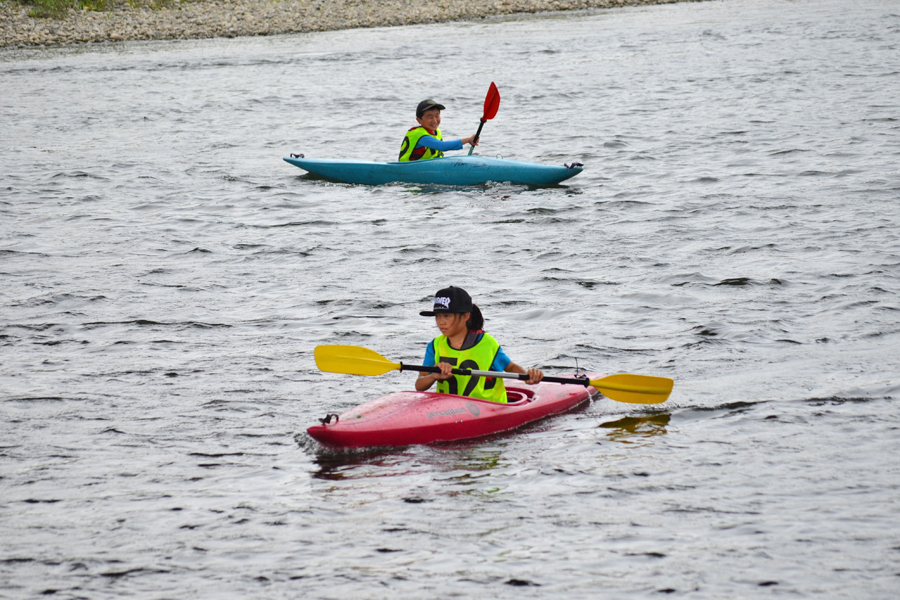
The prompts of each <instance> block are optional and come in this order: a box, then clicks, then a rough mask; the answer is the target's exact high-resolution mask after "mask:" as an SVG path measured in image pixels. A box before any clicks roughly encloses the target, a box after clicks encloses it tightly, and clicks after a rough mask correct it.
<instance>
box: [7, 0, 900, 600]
mask: <svg viewBox="0 0 900 600" xmlns="http://www.w3.org/2000/svg"><path fill="white" fill-rule="evenodd" d="M491 81H494V82H496V84H497V86H498V88H499V90H500V94H501V96H502V101H501V104H500V110H499V112H498V114H497V117H496V118H495V119H494V120H493V121H490V122H489V123H488V124H487V125H486V126H485V128H484V132H483V134H482V144H481V146H480V147H479V149H478V150H477V152H478V153H479V154H482V155H486V156H497V155H501V156H503V157H504V158H512V159H520V160H530V161H536V162H542V163H547V164H562V163H563V162H571V161H573V160H576V161H578V162H582V163H584V164H585V171H584V172H583V173H582V174H581V175H579V176H577V177H576V178H574V179H572V180H570V181H568V182H566V183H565V184H564V185H562V186H559V187H552V188H533V189H531V188H526V187H522V186H515V185H510V184H489V185H486V186H483V187H475V188H461V189H453V188H428V187H422V186H414V185H390V186H384V187H377V188H376V187H363V186H351V185H343V184H337V183H332V182H328V181H323V180H320V179H315V178H310V177H308V176H306V175H304V174H303V172H302V171H300V170H299V169H296V168H295V167H292V166H290V165H288V164H286V163H284V162H283V161H282V160H281V157H282V156H286V155H287V154H288V153H290V152H303V153H305V154H306V156H313V157H351V158H362V159H379V160H391V159H392V158H393V157H394V156H396V152H397V151H398V148H399V144H400V140H401V139H402V136H403V133H404V131H405V130H406V129H407V128H408V127H410V126H412V125H413V124H414V123H413V122H412V116H413V115H412V112H413V108H414V106H415V104H416V103H417V102H418V101H419V100H421V99H422V98H426V97H434V98H436V99H438V101H440V102H442V103H443V104H445V105H446V106H447V110H446V111H444V123H443V126H442V128H443V129H444V131H445V133H446V134H447V135H450V136H465V135H469V134H471V133H473V132H474V129H475V128H476V126H477V124H478V119H479V117H480V116H481V109H482V103H483V100H484V95H485V93H486V92H487V88H488V85H489V84H490V82H491ZM0 90H2V92H0V363H2V364H0V411H2V413H0V415H2V424H0V539H2V544H0V596H2V597H4V598H30V597H36V596H39V595H49V594H51V593H52V596H53V597H54V598H92V599H96V598H114V597H122V596H133V597H144V598H229V599H231V598H235V599H237V598H240V599H246V598H340V599H350V598H353V599H357V598H366V599H368V598H410V599H414V598H451V597H481V598H596V597H610V598H646V597H654V596H658V595H659V596H665V597H690V598H717V599H718V598H746V597H821V598H895V597H896V596H897V593H898V591H900V466H898V459H897V456H898V453H900V436H898V427H900V409H898V408H897V405H896V404H895V402H896V401H897V399H898V397H900V358H898V357H900V302H898V296H897V294H898V292H900V285H898V275H900V243H898V236H897V230H898V229H897V226H898V220H900V219H898V217H900V205H898V204H900V203H898V201H900V168H898V164H900V100H898V99H900V4H898V3H897V2H895V1H889V0H859V1H856V2H852V3H851V2H841V1H838V0H821V1H816V2H812V1H791V2H786V1H781V0H727V1H724V2H708V3H700V4H695V3H690V4H680V5H668V6H659V7H646V8H624V9H618V10H608V11H598V12H582V13H564V14H549V15H547V14H544V15H533V16H522V17H512V18H500V19H489V20H485V21H476V22H465V23H450V24H441V25H429V26H417V27H405V28H387V29H370V30H359V31H345V32H333V33H316V34H308V35H292V36H282V37H271V38H252V39H232V40H203V41H180V42H154V43H126V44H114V45H101V46H76V47H68V48H60V49H32V50H4V51H2V52H0ZM450 284H454V285H459V286H463V287H465V288H466V289H468V290H469V291H470V292H471V293H472V294H473V296H474V297H475V300H476V302H477V303H478V304H479V305H480V306H481V308H482V309H483V311H484V313H485V315H486V317H487V329H488V330H489V331H490V332H492V333H493V334H494V336H495V337H497V338H498V339H499V340H500V342H501V343H502V344H503V346H504V348H505V349H506V351H507V353H508V354H509V355H510V356H511V357H512V358H513V360H515V361H516V362H518V363H520V364H523V365H526V366H531V365H534V366H539V367H540V368H542V369H544V370H545V371H546V372H548V373H554V374H556V373H567V372H571V371H572V370H573V369H574V368H575V366H576V362H577V365H578V366H579V367H581V368H583V369H588V370H591V371H596V372H605V373H617V372H632V373H643V374H648V375H663V376H668V377H672V378H674V379H675V382H676V385H675V390H674V392H673V394H672V396H671V398H670V400H669V401H667V402H666V403H664V404H661V405H657V406H642V405H631V404H622V403H616V402H613V401H611V400H608V399H603V398H600V399H597V400H595V401H594V402H593V403H591V404H590V405H587V406H585V407H583V408H580V409H577V410H575V411H572V412H570V413H567V414H565V415H560V416H557V417H553V418H550V419H547V420H545V421H542V422H539V423H537V424H534V425H531V426H529V427H527V428H525V429H523V430H520V431H517V432H514V433H509V434H504V435H498V436H494V437H491V438H487V439H480V440H473V441H467V442H464V443H454V444H445V445H434V446H418V447H409V448H404V449H397V450H390V451H372V452H355V453H342V452H334V451H327V450H325V449H323V448H320V447H319V446H318V445H317V444H316V443H315V442H313V441H312V440H311V439H310V438H309V437H308V436H307V435H306V433H305V429H306V427H308V426H310V425H312V424H313V423H316V419H317V418H319V417H322V416H324V415H325V414H326V413H330V412H342V411H344V410H347V409H348V408H350V407H352V406H354V405H356V404H358V403H360V402H362V401H365V400H368V399H372V398H375V397H378V396H380V395H382V394H385V393H388V392H391V391H396V390H399V389H411V388H412V385H413V383H412V382H413V379H414V377H415V375H414V374H412V375H410V374H407V373H402V374H401V373H396V372H393V373H390V374H387V375H384V376H381V377H371V378H365V377H352V376H345V375H338V374H325V373H321V372H319V371H318V370H317V369H316V367H315V364H314V362H313V356H312V354H313V348H314V347H315V346H316V345H317V344H334V343H337V344H353V345H360V346H365V347H368V348H371V349H373V350H376V351H377V352H379V353H381V354H383V355H385V356H386V357H388V358H389V359H390V360H393V361H418V360H421V356H422V354H423V353H424V347H425V344H426V343H427V342H428V341H429V340H430V339H431V338H432V337H433V336H434V335H435V334H436V332H437V330H436V328H435V327H434V325H433V321H432V320H430V319H424V318H421V317H419V316H418V311H419V310H422V309H424V308H427V307H428V306H430V299H431V296H432V294H433V293H434V291H435V290H437V289H438V288H440V287H444V286H446V285H450Z"/></svg>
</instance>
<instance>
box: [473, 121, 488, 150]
mask: <svg viewBox="0 0 900 600" xmlns="http://www.w3.org/2000/svg"><path fill="white" fill-rule="evenodd" d="M486 121H487V119H482V120H481V123H479V124H478V131H476V132H475V138H474V139H473V140H472V145H473V146H474V145H475V144H477V143H478V138H480V137H481V128H482V127H484V124H485V122H486Z"/></svg>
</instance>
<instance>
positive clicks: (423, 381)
mask: <svg viewBox="0 0 900 600" xmlns="http://www.w3.org/2000/svg"><path fill="white" fill-rule="evenodd" d="M437 366H438V367H440V369H441V372H440V373H419V377H418V378H417V379H416V391H417V392H424V391H426V390H427V389H428V388H430V387H431V386H433V385H434V382H435V381H444V380H445V379H450V378H451V377H453V365H451V364H450V363H445V362H442V363H438V365H437Z"/></svg>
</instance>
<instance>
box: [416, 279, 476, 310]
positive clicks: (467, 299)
mask: <svg viewBox="0 0 900 600" xmlns="http://www.w3.org/2000/svg"><path fill="white" fill-rule="evenodd" d="M470 312H472V297H471V296H470V295H469V293H468V292H467V291H466V290H464V289H462V288H458V287H453V286H452V285H451V286H450V287H448V288H444V289H442V290H438V293H437V294H435V295H434V308H432V309H431V310H423V311H422V312H420V313H419V314H420V315H422V316H423V317H433V316H434V315H436V314H440V313H460V314H462V313H470Z"/></svg>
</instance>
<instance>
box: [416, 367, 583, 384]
mask: <svg viewBox="0 0 900 600" xmlns="http://www.w3.org/2000/svg"><path fill="white" fill-rule="evenodd" d="M400 370H401V371H418V372H420V373H440V372H441V368H440V367H426V366H424V365H404V364H403V363H400ZM451 372H452V373H453V374H454V375H465V376H466V377H471V376H473V375H475V376H477V377H501V378H503V379H518V380H519V381H528V375H527V374H525V373H498V372H497V371H476V370H473V369H453V371H451ZM541 381H546V382H548V383H574V384H577V385H583V386H584V387H588V386H589V385H591V380H590V379H588V378H587V377H586V376H585V377H544V378H543V379H541Z"/></svg>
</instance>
